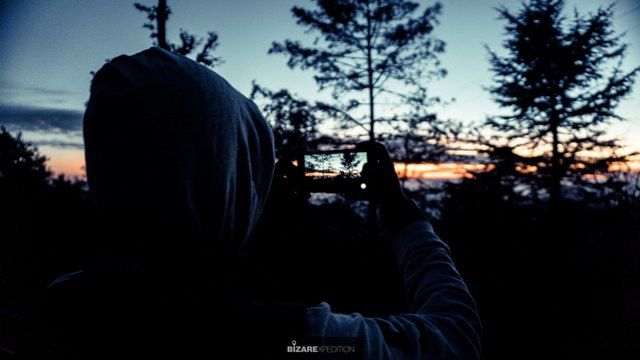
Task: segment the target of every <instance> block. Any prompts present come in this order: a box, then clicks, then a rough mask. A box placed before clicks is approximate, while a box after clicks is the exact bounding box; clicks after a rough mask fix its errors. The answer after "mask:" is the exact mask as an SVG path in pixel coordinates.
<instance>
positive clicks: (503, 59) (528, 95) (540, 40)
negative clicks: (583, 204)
mask: <svg viewBox="0 0 640 360" xmlns="http://www.w3.org/2000/svg"><path fill="white" fill-rule="evenodd" d="M563 8H564V1H562V0H531V1H529V2H527V3H525V4H524V5H522V7H521V8H520V9H519V10H518V11H517V12H516V13H512V12H511V11H509V10H508V9H507V8H506V7H500V8H498V9H497V10H498V12H499V14H500V18H501V19H504V20H506V22H507V24H506V25H505V30H506V39H505V41H504V48H505V49H506V50H507V52H506V55H504V56H500V55H498V54H497V53H496V52H493V51H491V50H489V56H490V63H491V70H492V71H493V73H494V81H495V84H494V85H493V86H492V87H491V88H490V89H489V90H490V92H491V94H492V95H493V99H494V101H495V102H496V103H497V104H498V105H500V106H501V107H503V108H505V109H508V110H510V112H509V113H508V114H506V115H500V116H494V117H490V118H489V119H487V122H486V125H487V126H488V127H489V128H491V129H493V130H496V131H497V132H498V134H499V135H500V139H501V141H499V142H496V141H495V140H494V141H492V142H493V144H492V146H493V147H495V148H499V149H502V150H504V149H505V148H509V149H511V152H516V153H518V154H519V155H520V160H519V163H518V164H514V166H515V167H517V168H518V169H519V171H523V172H529V173H530V175H531V178H530V181H531V179H534V180H535V181H533V182H531V183H530V184H529V185H532V186H536V185H539V186H541V187H542V188H544V189H546V191H548V195H549V198H550V202H551V204H552V206H554V205H557V204H558V203H559V202H560V201H561V200H562V191H561V188H562V185H563V184H564V183H565V182H566V183H567V184H569V183H570V184H572V185H580V187H579V188H581V189H588V188H590V187H591V188H593V185H597V184H598V180H601V179H603V178H605V175H606V174H607V173H608V171H609V168H610V166H611V165H612V164H613V163H618V162H624V161H625V159H626V156H625V155H628V154H625V153H624V150H623V149H622V146H621V145H620V144H619V142H618V141H617V140H616V139H613V138H611V137H610V136H607V134H606V130H607V125H609V124H610V123H611V122H612V121H620V120H623V119H622V118H621V117H620V116H618V115H617V114H616V113H615V109H616V107H617V106H618V104H619V103H620V101H621V100H622V99H623V98H624V97H625V96H627V95H628V94H629V93H630V92H631V89H632V85H633V82H634V78H635V76H636V74H637V73H638V71H639V70H640V68H635V69H633V70H632V71H630V72H625V71H623V69H622V60H623V59H624V57H625V55H626V50H627V46H626V45H625V44H622V43H621V36H620V35H616V34H614V32H613V24H612V21H613V7H612V6H610V7H607V8H599V9H598V10H597V11H596V12H595V13H592V14H588V15H581V14H579V13H578V12H577V11H576V12H575V13H574V14H573V16H572V17H570V18H568V17H565V16H563V15H562V11H563ZM527 154H528V155H527Z"/></svg>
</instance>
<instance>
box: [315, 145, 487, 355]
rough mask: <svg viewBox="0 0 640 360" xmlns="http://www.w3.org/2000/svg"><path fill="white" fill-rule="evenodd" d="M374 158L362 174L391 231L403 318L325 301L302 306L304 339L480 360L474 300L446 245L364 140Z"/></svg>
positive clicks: (378, 149) (376, 351)
mask: <svg viewBox="0 0 640 360" xmlns="http://www.w3.org/2000/svg"><path fill="white" fill-rule="evenodd" d="M359 147H360V148H363V149H366V150H367V151H369V152H370V153H372V154H373V155H374V158H375V161H374V162H372V163H368V164H367V168H366V169H365V175H366V177H367V178H368V181H369V184H370V188H371V190H372V191H373V196H374V200H377V201H379V202H380V205H381V215H382V219H383V221H385V223H386V224H387V225H388V226H389V227H390V228H391V230H392V232H393V233H394V248H395V251H396V257H397V259H398V264H399V266H400V271H401V273H402V275H403V277H404V285H405V291H406V292H407V299H408V302H409V303H408V309H409V311H408V312H407V313H405V314H398V315H391V316H389V317H387V318H368V317H364V316H362V315H360V314H358V313H354V314H350V315H346V314H335V313H332V312H331V308H330V307H329V305H328V304H326V303H321V304H320V305H319V306H316V307H311V308H308V309H307V320H308V335H309V336H310V337H314V338H325V339H326V338H331V337H346V338H362V344H363V345H364V349H363V351H364V357H365V358H366V359H386V358H389V359H391V358H392V359H399V358H427V359H477V358H479V357H480V338H481V325H480V319H479V317H478V313H477V310H476V307H475V303H474V300H473V298H472V297H471V295H470V293H469V291H468V289H467V287H466V285H465V283H464V281H463V280H462V278H461V277H460V274H459V273H458V271H457V270H456V268H455V266H454V264H453V260H452V258H451V254H450V252H449V248H448V246H447V245H446V244H445V243H443V242H442V241H441V240H440V239H439V238H438V236H437V235H436V234H435V233H434V232H433V229H432V227H431V225H430V224H429V223H428V222H427V221H426V220H425V218H424V216H423V215H422V214H421V212H420V209H419V208H418V207H417V205H416V204H415V203H414V202H413V201H410V200H407V199H406V197H405V196H404V194H403V192H402V189H401V187H400V183H399V181H398V177H397V175H396V173H395V170H394V167H393V163H392V162H391V159H390V157H389V154H388V152H387V151H386V149H385V148H384V146H383V145H381V144H378V143H363V144H360V145H359Z"/></svg>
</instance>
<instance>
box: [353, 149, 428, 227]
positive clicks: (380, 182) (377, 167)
mask: <svg viewBox="0 0 640 360" xmlns="http://www.w3.org/2000/svg"><path fill="white" fill-rule="evenodd" d="M356 149H358V150H360V151H366V152H367V153H369V154H370V160H369V162H367V164H365V166H364V168H363V169H362V177H363V178H364V180H365V181H366V182H367V185H368V187H369V194H370V197H371V199H372V200H373V201H376V202H379V203H380V215H381V217H382V221H384V223H385V224H386V225H387V226H388V227H389V229H391V232H392V234H393V235H394V237H395V235H397V234H398V233H399V232H400V230H402V229H403V228H404V227H405V226H407V225H409V224H410V223H412V222H414V221H419V220H426V218H425V217H424V215H423V214H422V211H421V210H420V208H418V205H416V203H415V202H413V201H412V200H408V199H407V197H406V196H405V194H404V192H403V191H402V186H400V180H398V174H396V170H395V168H394V166H393V162H392V161H391V157H390V156H389V152H388V151H387V149H386V148H385V147H384V145H382V144H380V143H377V142H363V143H359V144H357V145H356Z"/></svg>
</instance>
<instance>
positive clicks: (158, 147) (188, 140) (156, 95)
mask: <svg viewBox="0 0 640 360" xmlns="http://www.w3.org/2000/svg"><path fill="white" fill-rule="evenodd" d="M84 140H85V158H86V171H87V178H88V182H89V188H90V191H91V194H92V196H93V198H94V200H95V203H96V206H97V207H98V209H99V210H100V211H101V212H102V213H103V214H104V213H106V214H108V215H109V216H113V217H115V218H121V219H126V221H128V222H129V223H137V224H139V225H140V226H144V227H149V228H153V230H154V231H153V232H154V233H156V232H159V233H162V232H164V231H181V230H184V234H189V233H197V234H199V235H202V234H205V235H206V236H205V237H206V238H207V239H211V241H212V242H218V243H219V242H222V243H224V244H225V245H227V246H230V247H231V248H235V249H237V248H239V247H240V246H241V245H242V244H243V243H244V241H245V240H246V239H247V237H248V235H249V233H250V232H251V229H252V228H253V226H254V224H255V223H256V221H257V219H258V217H259V215H260V213H261V210H262V207H263V205H264V202H265V199H266V197H267V193H268V191H269V186H270V184H271V178H272V174H273V167H274V145H273V138H272V132H271V128H270V127H269V125H268V124H267V122H266V121H265V120H264V118H263V117H262V115H261V114H260V111H259V110H258V108H257V107H256V105H255V104H254V103H253V102H252V101H251V100H249V99H247V98H246V97H244V96H243V95H242V94H240V93H239V92H238V91H236V90H235V89H234V88H233V87H232V86H231V85H230V84H229V83H228V82H227V81H226V80H224V79H223V78H222V77H221V76H220V75H218V74H216V73H215V72H214V71H212V70H210V69H208V68H206V67H204V66H202V65H200V64H198V63H196V62H194V61H192V60H190V59H188V58H186V57H184V56H181V55H177V54H173V53H170V52H168V51H165V50H163V49H160V48H157V47H153V48H150V49H148V50H145V51H142V52H140V53H138V54H135V55H132V56H126V55H123V56H119V57H117V58H115V59H113V60H111V61H110V62H109V63H107V64H106V65H104V66H103V67H102V68H101V69H100V70H99V71H98V72H97V73H96V75H95V77H94V79H93V82H92V84H91V97H90V99H89V103H88V106H87V109H86V112H85V115H84ZM176 242H178V241H176Z"/></svg>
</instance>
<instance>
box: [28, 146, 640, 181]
mask: <svg viewBox="0 0 640 360" xmlns="http://www.w3.org/2000/svg"><path fill="white" fill-rule="evenodd" d="M40 153H41V154H44V155H45V156H47V158H49V161H48V165H49V167H50V169H51V171H53V173H54V175H59V174H64V175H65V176H67V177H80V178H83V177H85V176H86V172H85V168H84V166H85V162H84V151H83V150H81V149H73V148H66V149H65V148H53V147H47V146H42V147H41V148H40ZM484 168H485V165H481V164H460V163H441V164H408V165H407V178H411V179H426V180H456V179H461V178H463V177H464V176H465V175H466V174H467V171H481V170H483V169H484ZM395 170H396V173H397V174H398V176H399V177H403V176H404V172H405V165H404V164H402V163H395ZM526 170H528V171H532V170H534V169H532V168H528V169H526ZM609 170H610V171H633V172H640V158H639V157H635V158H633V159H632V160H631V161H629V162H627V163H626V164H621V163H615V164H612V165H611V166H610V167H609Z"/></svg>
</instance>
